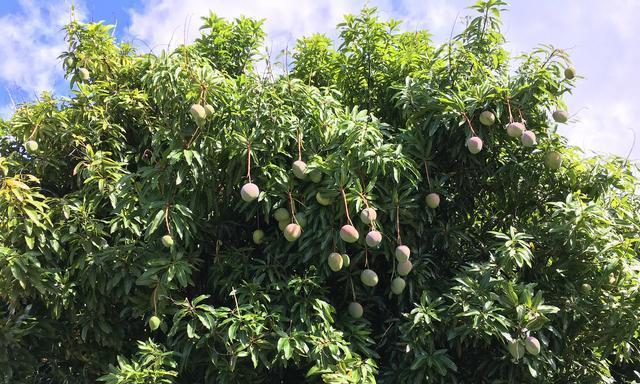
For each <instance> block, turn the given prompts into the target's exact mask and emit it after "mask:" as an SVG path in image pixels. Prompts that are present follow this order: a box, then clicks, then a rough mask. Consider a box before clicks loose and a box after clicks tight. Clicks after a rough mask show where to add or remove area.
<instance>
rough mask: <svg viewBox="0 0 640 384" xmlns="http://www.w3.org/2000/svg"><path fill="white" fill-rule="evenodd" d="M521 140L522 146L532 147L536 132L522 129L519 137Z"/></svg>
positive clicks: (534, 143)
mask: <svg viewBox="0 0 640 384" xmlns="http://www.w3.org/2000/svg"><path fill="white" fill-rule="evenodd" d="M520 140H521V141H522V146H524V147H533V146H534V145H536V144H537V142H536V134H535V133H534V132H533V131H524V132H523V133H522V136H521V137H520Z"/></svg>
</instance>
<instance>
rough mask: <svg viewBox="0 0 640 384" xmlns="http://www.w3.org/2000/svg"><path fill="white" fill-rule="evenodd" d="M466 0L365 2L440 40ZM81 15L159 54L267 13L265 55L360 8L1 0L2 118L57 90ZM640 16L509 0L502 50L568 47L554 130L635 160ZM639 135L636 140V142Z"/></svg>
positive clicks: (576, 3)
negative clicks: (205, 24) (73, 24)
mask: <svg viewBox="0 0 640 384" xmlns="http://www.w3.org/2000/svg"><path fill="white" fill-rule="evenodd" d="M470 4H472V1H463V0H369V1H368V5H369V6H376V7H378V8H379V11H380V15H381V17H384V18H395V19H399V20H403V21H404V23H403V24H402V28H403V29H405V30H416V29H428V30H429V31H430V32H431V33H432V34H433V40H434V42H436V43H439V42H444V41H446V40H447V39H448V38H449V36H450V34H451V31H452V29H453V31H454V33H455V31H459V30H460V29H461V28H462V27H463V25H464V24H463V21H464V17H465V16H466V15H469V14H470V10H468V9H467V7H468V6H469V5H470ZM72 5H73V6H74V7H75V9H76V11H75V13H76V16H77V17H78V18H79V19H80V20H83V21H98V20H105V22H106V23H109V24H116V25H117V26H116V28H115V34H116V37H117V38H118V39H119V40H123V41H128V42H131V43H133V44H134V45H135V46H137V47H138V49H139V50H141V51H149V50H152V51H154V52H160V51H161V50H163V49H167V48H170V49H171V48H175V47H176V46H177V45H179V44H181V43H183V42H185V41H186V42H189V41H192V40H193V39H194V38H195V37H196V36H198V28H199V26H200V17H201V16H203V15H205V14H207V13H208V12H209V10H212V11H214V12H216V13H217V14H219V15H220V16H223V17H238V16H240V15H245V16H249V17H255V18H263V19H265V24H264V26H265V30H266V32H267V39H266V45H267V46H268V47H270V51H271V52H279V51H280V50H282V49H283V48H286V47H289V48H290V47H292V46H293V45H295V40H296V38H298V37H300V36H304V35H310V34H312V33H315V32H320V33H326V34H327V35H328V36H329V37H331V38H334V39H335V38H336V37H337V32H336V28H335V26H336V24H337V23H339V22H340V21H341V20H342V16H343V15H344V14H346V13H357V12H358V11H359V10H360V8H361V7H362V6H364V5H365V2H364V1H361V0H357V1H352V0H325V1H314V0H295V1H294V0H272V1H264V0H235V1H227V0H224V1H223V0H133V1H131V0H127V1H125V0H110V1H102V0H75V1H73V2H71V1H69V0H64V1H55V2H53V1H49V0H1V1H0V36H2V37H3V38H2V39H0V58H1V60H0V116H1V117H4V118H7V117H9V116H11V113H12V110H13V105H14V103H20V102H24V101H28V100H32V99H34V98H35V97H36V96H37V95H38V94H39V93H40V92H42V91H44V90H50V91H52V92H54V94H58V95H63V94H66V93H67V92H68V83H67V82H66V81H65V80H64V78H63V77H62V74H63V72H62V64H61V62H60V60H58V58H57V57H58V55H59V54H60V53H61V52H62V51H64V50H65V49H66V45H65V43H64V40H63V37H64V34H63V32H62V30H61V28H62V26H63V25H64V24H65V23H67V22H68V21H69V19H70V8H71V6H72ZM639 13H640V1H636V0H614V1H607V2H603V1H598V0H563V1H557V0H536V1H532V0H528V1H524V0H521V1H512V4H510V6H509V9H508V11H507V12H506V13H505V14H504V27H503V30H504V32H505V35H506V36H507V38H508V39H509V41H508V44H507V49H509V50H510V51H511V52H512V54H513V55H517V54H518V53H521V52H524V51H529V50H531V49H532V48H535V47H536V46H537V45H539V44H543V43H544V44H552V45H554V46H555V47H558V48H562V49H566V50H567V51H568V52H569V53H570V54H571V59H572V61H573V64H574V66H575V67H576V69H577V71H578V75H579V76H581V77H584V79H581V80H579V81H578V83H577V87H576V89H575V90H574V94H573V95H569V96H568V97H567V98H566V102H567V104H568V105H569V111H570V113H571V114H572V121H571V123H570V124H568V125H566V126H563V127H561V130H560V132H561V133H562V134H564V135H565V136H567V137H568V138H569V140H570V143H572V144H575V145H579V146H582V147H583V148H585V149H586V150H588V151H597V152H600V153H614V154H617V155H620V156H625V157H626V156H627V155H628V154H629V153H631V155H630V157H631V158H632V159H635V160H638V159H640V144H637V145H635V146H634V142H635V141H639V140H640V128H638V126H637V125H636V124H635V121H634V116H640V101H638V97H637V96H636V95H635V92H636V90H637V89H638V88H639V86H640V78H639V77H638V75H637V72H636V67H637V63H638V62H640V44H638V43H639V42H640V41H639V40H638V39H639V38H638V36H640V24H638V23H637V22H636V21H635V15H637V14H639ZM636 136H637V139H636Z"/></svg>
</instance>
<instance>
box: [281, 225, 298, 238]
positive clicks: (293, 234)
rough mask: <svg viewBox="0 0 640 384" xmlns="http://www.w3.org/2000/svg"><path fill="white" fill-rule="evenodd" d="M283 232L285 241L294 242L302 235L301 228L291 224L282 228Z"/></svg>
mask: <svg viewBox="0 0 640 384" xmlns="http://www.w3.org/2000/svg"><path fill="white" fill-rule="evenodd" d="M283 232H284V238H285V239H287V241H296V240H298V238H299V237H300V235H301V234H302V228H300V226H299V225H298V224H295V223H291V224H289V225H287V226H286V227H285V228H284V231H283Z"/></svg>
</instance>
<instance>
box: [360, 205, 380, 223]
mask: <svg viewBox="0 0 640 384" xmlns="http://www.w3.org/2000/svg"><path fill="white" fill-rule="evenodd" d="M377 218H378V212H376V210H375V209H373V208H365V209H363V210H362V211H361V212H360V220H362V222H363V223H365V224H371V223H372V222H374V221H376V219H377Z"/></svg>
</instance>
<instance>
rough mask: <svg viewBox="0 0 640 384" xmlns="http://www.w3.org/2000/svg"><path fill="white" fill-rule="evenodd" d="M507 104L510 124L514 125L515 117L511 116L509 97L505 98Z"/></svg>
mask: <svg viewBox="0 0 640 384" xmlns="http://www.w3.org/2000/svg"><path fill="white" fill-rule="evenodd" d="M504 99H505V101H506V102H507V111H509V122H510V123H513V115H512V114H511V103H510V102H509V98H508V97H507V96H505V97H504Z"/></svg>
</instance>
